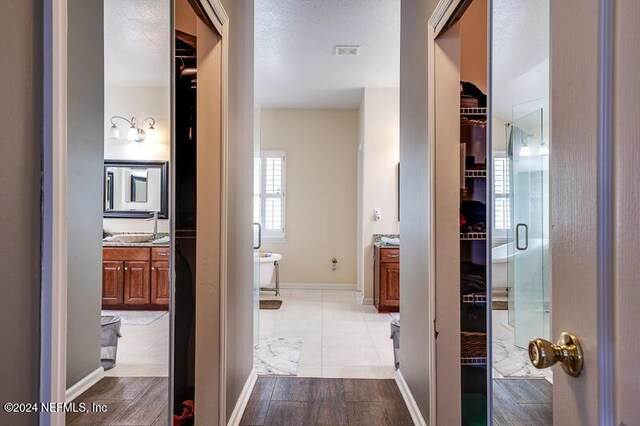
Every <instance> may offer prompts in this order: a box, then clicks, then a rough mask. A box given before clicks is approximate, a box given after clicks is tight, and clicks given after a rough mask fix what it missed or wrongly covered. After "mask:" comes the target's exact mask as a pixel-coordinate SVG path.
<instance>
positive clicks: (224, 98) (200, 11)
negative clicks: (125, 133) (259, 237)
mask: <svg viewBox="0 0 640 426" xmlns="http://www.w3.org/2000/svg"><path fill="white" fill-rule="evenodd" d="M189 4H190V5H191V7H192V8H193V10H194V12H195V13H196V15H198V18H199V19H201V20H202V21H203V22H204V23H206V24H209V26H211V27H212V28H213V29H214V30H215V31H216V32H217V33H218V35H219V36H220V41H219V43H220V44H221V48H222V52H221V103H222V105H221V108H220V111H221V129H220V131H221V134H220V143H221V146H220V161H221V170H220V178H221V181H220V210H221V211H220V259H219V265H220V271H219V274H220V275H219V280H220V307H219V308H220V312H219V316H218V318H217V319H213V318H204V317H201V316H199V315H197V312H198V308H197V305H198V303H197V300H196V314H195V316H194V322H195V327H196V328H198V327H200V328H201V329H210V328H211V327H215V326H216V323H217V324H218V326H219V327H220V331H219V340H216V337H215V333H213V334H214V336H212V337H211V338H210V339H209V337H210V336H211V334H199V335H198V339H199V341H198V344H197V345H196V357H198V354H199V349H198V348H199V347H203V348H204V347H206V348H210V347H216V346H217V347H218V351H219V355H218V356H219V360H220V364H219V372H220V377H219V380H218V383H217V384H212V386H211V388H208V389H207V390H206V392H207V393H211V392H213V390H212V388H214V387H217V393H218V412H217V418H213V417H209V413H207V412H205V411H201V412H200V413H197V414H196V415H197V422H198V424H216V423H217V424H226V418H227V415H226V400H227V398H226V382H227V351H226V346H227V206H228V194H229V185H228V182H229V179H228V177H229V168H228V152H229V148H228V147H229V138H228V127H229V126H228V115H229V111H228V110H229V96H228V93H229V78H228V76H229V15H228V14H227V12H226V11H225V9H224V7H223V5H222V2H221V0H189ZM174 32H175V28H174V24H173V23H172V34H173V33H174ZM172 51H173V49H172ZM173 75H174V78H173V81H172V83H175V70H174V73H173ZM172 96H174V95H173V94H172ZM171 107H172V127H173V129H172V131H173V135H174V137H173V142H172V145H171V148H172V150H171V156H172V160H173V161H172V163H173V165H174V166H173V167H175V122H176V120H175V102H173V100H172V106H171ZM171 175H172V176H174V178H175V176H176V173H175V171H174V172H173V173H171ZM172 188H174V189H175V181H172ZM172 194H173V195H172V197H174V196H175V191H172ZM174 201H175V200H172V205H174ZM171 232H172V238H171V241H172V244H173V242H174V241H175V238H174V236H175V222H173V223H172V225H171ZM173 253H174V250H172V259H173ZM174 280H175V274H174V275H172V288H174V285H175V282H173V281H174ZM197 287H198V283H197V282H196V293H197V292H198V290H197ZM199 318H204V319H206V320H210V319H212V321H211V322H210V323H207V324H202V323H199V322H198V321H199ZM172 324H173V323H172ZM203 337H207V339H206V341H203ZM171 338H172V339H173V327H172V337H171ZM171 351H172V356H173V344H171ZM198 365H199V363H198V361H197V360H196V363H195V368H196V370H195V380H196V382H198V378H199V377H200V378H201V379H202V376H203V374H202V373H201V374H199V373H198ZM205 383H206V381H205ZM207 387H208V386H207ZM197 393H198V391H197V390H196V394H197ZM203 413H204V414H203Z"/></svg>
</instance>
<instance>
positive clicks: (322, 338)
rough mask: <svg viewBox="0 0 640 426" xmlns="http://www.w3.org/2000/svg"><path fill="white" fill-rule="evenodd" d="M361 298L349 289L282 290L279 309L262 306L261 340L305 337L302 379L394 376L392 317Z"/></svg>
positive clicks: (269, 295)
mask: <svg viewBox="0 0 640 426" xmlns="http://www.w3.org/2000/svg"><path fill="white" fill-rule="evenodd" d="M260 297H261V298H262V299H276V297H275V296H274V295H273V293H269V292H263V293H262V294H261V296H260ZM360 298H361V293H359V292H356V291H349V290H302V289H283V290H282V291H281V296H280V297H279V299H280V300H282V301H283V303H282V307H281V308H280V309H278V310H260V338H261V339H263V338H269V337H288V338H301V339H302V340H303V344H302V351H301V355H300V362H299V365H298V376H299V377H325V378H369V379H390V378H393V377H394V368H393V362H394V361H393V342H392V340H391V339H390V338H389V323H390V321H391V319H392V316H391V315H390V314H379V313H378V312H377V311H376V309H375V307H374V306H371V305H361V304H360Z"/></svg>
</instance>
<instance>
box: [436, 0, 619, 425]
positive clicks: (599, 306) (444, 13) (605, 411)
mask: <svg viewBox="0 0 640 426" xmlns="http://www.w3.org/2000/svg"><path fill="white" fill-rule="evenodd" d="M465 3H467V1H466V0H440V2H439V3H438V5H437V6H436V8H435V9H434V12H433V14H432V15H431V17H430V18H429V17H427V18H428V19H429V21H428V22H429V23H428V25H429V37H428V40H427V45H428V54H427V55H428V56H427V81H428V107H429V112H428V117H427V120H428V128H429V138H430V141H432V143H430V147H429V150H430V151H429V153H430V156H429V160H428V161H429V168H430V169H431V170H433V169H434V167H435V158H434V156H433V155H432V154H433V149H434V148H433V146H434V143H433V142H434V141H435V135H436V133H435V132H436V129H435V123H436V118H435V107H436V103H435V99H436V97H435V87H436V81H435V76H434V72H435V70H436V67H437V64H436V63H435V54H434V52H435V48H436V38H438V36H439V35H440V34H441V32H442V31H443V30H444V29H445V28H446V26H447V24H448V22H449V20H450V19H451V17H452V16H453V15H454V12H455V11H456V9H457V8H459V7H463V5H464V4H465ZM561 3H562V4H558V5H556V6H555V9H563V10H562V12H563V13H564V15H565V16H570V15H571V14H570V13H569V12H570V11H571V10H573V9H576V8H579V9H582V11H583V14H589V18H590V19H589V22H590V23H591V22H594V23H596V24H597V25H596V26H595V27H594V28H590V29H589V31H592V33H591V34H590V35H593V32H595V33H597V34H596V37H595V38H596V39H597V44H598V46H597V47H598V50H597V54H595V55H594V56H596V58H594V59H595V60H590V61H591V62H590V63H589V65H590V66H591V68H592V69H590V70H589V72H594V71H597V73H598V78H597V86H598V87H597V92H598V99H597V102H598V105H597V123H591V124H594V126H593V128H594V129H595V132H593V134H592V136H593V139H592V140H591V141H589V142H588V143H593V144H594V145H595V150H594V151H595V153H596V155H597V159H596V163H597V170H596V175H597V176H596V179H595V181H596V183H597V186H596V188H595V190H596V198H597V202H594V203H593V205H592V207H593V208H594V210H595V209H597V213H596V218H595V219H596V220H595V222H596V226H597V228H598V230H597V242H596V245H597V254H598V256H597V262H596V263H597V266H596V268H597V279H596V280H595V282H596V289H595V290H596V292H597V299H596V300H595V303H594V308H595V309H596V310H597V312H596V314H597V315H596V325H597V339H596V340H597V341H596V342H591V344H590V346H591V349H595V351H594V352H595V353H593V354H591V355H590V357H591V359H592V360H597V362H594V363H593V364H591V365H590V366H588V368H589V369H590V370H591V371H593V373H592V374H589V376H590V377H591V378H590V379H589V380H590V381H591V383H594V382H595V381H597V389H596V390H595V393H596V395H597V408H596V412H597V413H598V424H606V425H612V424H613V423H614V419H615V400H616V399H615V398H616V396H615V395H614V391H615V384H614V375H613V371H614V367H613V359H614V351H615V346H614V345H615V340H614V325H615V324H614V309H613V307H614V285H615V279H614V266H615V258H614V249H615V227H614V220H615V210H614V208H615V207H614V202H613V201H614V200H613V197H614V194H615V191H614V189H615V169H614V157H613V148H612V141H613V140H614V137H613V136H614V126H615V123H614V115H613V114H614V110H613V95H614V84H613V79H614V78H613V74H614V70H613V63H614V62H613V53H614V48H615V46H614V37H615V25H614V15H615V11H614V9H615V7H614V2H613V0H591V1H590V2H589V3H590V5H589V6H590V7H589V8H585V7H583V6H582V5H578V1H577V0H575V1H572V2H569V4H565V3H564V2H561ZM488 7H489V10H488V16H489V25H488V31H489V34H488V36H489V46H488V73H489V74H488V88H489V89H488V90H489V93H488V96H489V98H490V96H491V88H492V80H491V45H492V37H493V28H492V8H493V0H488ZM551 9H552V10H551V11H550V15H551V18H552V19H551V22H550V32H551V35H550V36H551V37H550V43H551V47H552V49H551V50H552V51H553V46H554V33H555V31H554V30H558V29H560V28H561V27H562V26H565V30H564V32H566V33H570V32H572V31H573V32H574V33H575V34H580V32H581V31H582V32H584V31H585V30H584V28H583V27H584V22H581V21H580V20H579V19H578V20H575V19H574V20H573V21H570V22H564V23H559V22H556V23H554V22H553V16H554V15H555V14H554V11H553V9H554V6H553V2H552V5H551ZM587 9H588V10H587ZM581 26H582V27H581ZM596 27H597V28H596ZM592 38H593V37H592ZM552 59H553V53H552V54H551V56H550V67H552V66H553V62H552ZM567 65H575V64H571V63H569V64H567ZM550 83H551V85H553V74H552V68H551V69H550ZM582 83H585V84H587V83H591V81H590V80H589V81H587V78H583V79H582ZM558 90H559V91H564V92H565V94H567V93H568V91H570V89H569V88H558ZM550 98H551V95H550ZM592 100H593V99H592ZM488 108H489V109H488V115H489V116H490V114H491V110H490V108H491V104H490V103H489V105H488ZM574 114H575V115H577V114H578V112H575V113H574ZM553 118H554V117H553V106H551V114H550V119H551V125H552V137H553V121H554V120H553ZM571 118H573V117H571ZM565 119H566V117H565ZM488 121H489V122H488V126H489V127H488V131H489V132H491V128H490V126H491V123H490V122H491V120H488ZM558 121H559V122H561V120H560V119H558ZM489 134H491V133H489ZM489 146H491V143H490V142H489ZM582 175H583V177H585V176H587V175H588V173H583V174H582ZM434 177H435V176H434V175H433V173H432V174H431V178H432V179H433V178H434ZM552 181H553V179H552ZM488 184H491V180H489V181H488ZM435 185H436V182H433V184H432V186H433V187H435ZM434 193H435V191H433V192H432V193H431V194H430V196H429V197H430V215H431V217H433V216H434V215H435V208H436V204H435V194H434ZM551 220H553V218H551ZM428 226H429V229H430V231H435V229H436V228H435V225H434V222H433V221H431V222H430V223H429V224H428ZM488 231H489V229H488ZM430 235H432V236H433V235H434V233H433V232H430ZM488 238H490V237H488ZM431 244H432V245H434V244H435V241H433V237H432V241H431ZM430 262H431V263H432V265H435V253H432V254H431V255H430ZM487 280H488V281H490V280H491V266H490V262H488V270H487ZM428 285H429V293H430V294H432V295H436V282H435V279H433V277H432V278H431V279H430V280H429V284H428ZM557 287H558V286H556V287H553V288H555V289H554V290H552V293H553V295H554V296H558V293H557ZM430 303H431V302H430ZM435 303H436V304H438V303H439V302H438V301H437V300H436V302H435ZM487 303H490V302H487ZM434 320H435V318H434ZM554 321H555V320H553V321H552V328H553V329H555V328H556V327H555V326H554V325H553V323H554ZM553 333H554V332H553V331H552V334H553ZM556 334H557V333H556ZM554 337H555V335H552V338H554ZM491 339H492V336H491V315H488V323H487V340H488V342H487V347H488V358H487V364H488V365H489V364H491V362H492V361H491V349H490V348H491ZM596 346H597V347H596ZM429 347H430V348H431V350H432V357H431V359H432V365H431V368H432V373H433V374H431V375H430V386H431V389H433V391H432V392H431V395H432V397H431V401H430V404H431V409H430V420H431V421H430V424H433V425H435V424H437V423H436V422H437V419H438V415H437V412H436V411H437V410H436V408H437V406H438V404H441V401H438V400H437V397H436V396H435V395H440V396H442V395H446V389H445V390H443V389H442V387H444V388H448V387H449V386H450V384H448V383H440V384H438V383H437V381H436V370H437V368H436V365H437V364H436V362H437V360H436V359H435V358H436V352H435V337H434V336H433V335H432V338H431V342H430V345H429ZM489 371H490V370H489ZM558 371H560V370H558ZM448 373H451V372H445V374H448ZM491 380H492V374H488V381H489V383H488V385H489V387H488V393H487V400H488V404H489V407H488V411H487V413H488V416H491V415H492V404H491V402H492V389H491ZM439 386H440V387H439ZM554 393H555V391H554ZM554 399H555V397H554ZM451 403H452V402H451V401H448V402H446V403H445V404H451ZM454 403H455V404H457V403H458V401H456V402H454ZM554 417H555V414H554ZM489 419H491V417H489Z"/></svg>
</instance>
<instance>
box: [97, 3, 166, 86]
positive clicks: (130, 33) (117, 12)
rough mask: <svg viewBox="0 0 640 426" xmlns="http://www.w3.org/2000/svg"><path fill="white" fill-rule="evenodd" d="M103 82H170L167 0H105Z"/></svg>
mask: <svg viewBox="0 0 640 426" xmlns="http://www.w3.org/2000/svg"><path fill="white" fill-rule="evenodd" d="M104 32H105V34H104V61H105V83H106V84H107V85H115V86H167V85H169V82H170V80H169V78H170V66H171V59H170V58H171V56H170V55H171V54H170V39H169V36H170V33H171V29H170V24H169V0H105V2H104Z"/></svg>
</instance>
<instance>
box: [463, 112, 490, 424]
mask: <svg viewBox="0 0 640 426" xmlns="http://www.w3.org/2000/svg"><path fill="white" fill-rule="evenodd" d="M486 122H487V109H486V108H460V143H461V144H464V145H461V149H460V153H461V167H463V170H462V182H461V186H460V213H461V216H462V217H463V218H464V222H463V223H461V229H460V261H461V262H462V263H461V265H460V272H461V274H460V368H461V378H462V393H463V395H462V401H463V403H462V405H463V411H464V412H467V413H468V412H469V410H470V407H471V406H472V405H473V404H472V403H470V402H469V401H470V400H474V398H475V399H477V398H478V396H480V398H481V397H482V396H484V397H485V398H486V395H487V389H486V383H487V368H488V365H487V326H486V320H487V309H488V307H487V305H488V304H487V291H488V289H487V284H486V272H487V271H486V265H485V263H486V261H484V259H486V254H487V232H486V227H487V224H486V217H487V215H486V206H487V204H488V202H487V200H488V197H487V167H486V166H487V163H489V161H487V158H490V156H489V154H488V152H487V134H486ZM464 203H466V204H467V205H469V203H472V204H473V206H474V208H475V209H476V210H472V212H471V213H470V212H468V211H467V212H465V211H463V204H464ZM480 203H484V217H485V218H484V220H483V221H482V222H484V223H483V224H481V223H476V222H479V219H478V218H477V217H474V218H471V219H470V217H468V216H477V215H478V213H479V211H478V210H477V209H480V210H482V207H481V206H482V204H480ZM483 228H484V229H483ZM463 265H466V268H469V267H470V266H471V268H472V269H473V274H471V273H469V270H468V269H467V270H466V271H465V270H464V269H465V266H463ZM465 273H466V274H467V275H465ZM474 280H475V281H474ZM469 281H471V284H473V283H474V282H475V289H474V290H473V291H472V292H470V290H471V288H470V287H471V286H472V285H471V284H469ZM469 398H471V399H469ZM467 404H471V405H470V406H467V407H465V406H466V405H467ZM471 411H472V410H471Z"/></svg>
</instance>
